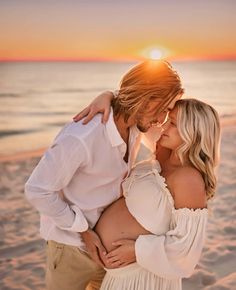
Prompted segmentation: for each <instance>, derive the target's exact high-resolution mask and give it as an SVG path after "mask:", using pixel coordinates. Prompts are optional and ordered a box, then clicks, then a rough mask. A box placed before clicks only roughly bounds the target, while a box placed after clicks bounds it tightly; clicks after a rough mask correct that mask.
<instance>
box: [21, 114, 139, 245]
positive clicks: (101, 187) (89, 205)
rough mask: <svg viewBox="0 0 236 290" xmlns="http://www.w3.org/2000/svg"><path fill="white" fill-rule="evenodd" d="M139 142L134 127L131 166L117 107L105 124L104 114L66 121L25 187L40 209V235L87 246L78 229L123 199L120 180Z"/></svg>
mask: <svg viewBox="0 0 236 290" xmlns="http://www.w3.org/2000/svg"><path fill="white" fill-rule="evenodd" d="M139 143H140V133H139V130H138V129H137V128H136V126H134V127H132V128H131V129H130V135H129V152H130V154H129V161H128V164H127V163H126V162H125V161H124V159H123V157H124V155H125V153H126V144H125V142H124V140H123V139H122V138H121V136H120V134H119V132H118V130H117V127H116V125H115V123H114V119H113V112H112V111H111V114H110V116H109V120H108V122H107V124H105V125H104V124H102V123H101V115H100V114H98V115H97V116H95V118H94V119H93V120H92V121H91V122H89V123H88V124H87V125H82V121H80V122H78V123H74V122H73V123H70V124H68V125H66V126H65V127H64V128H63V129H62V130H61V132H60V133H59V134H58V136H57V137H56V138H55V140H54V142H53V144H52V146H51V147H50V148H49V149H48V150H47V151H46V153H45V154H44V156H43V157H42V159H41V160H40V162H39V164H38V165H37V167H36V168H35V169H34V171H33V173H32V175H31V176H30V178H29V179H28V181H27V183H26V185H25V193H26V197H27V198H28V200H29V201H30V202H31V203H32V204H33V205H34V206H35V207H36V208H37V209H38V211H39V212H40V216H41V225H40V233H41V236H42V237H43V238H44V239H45V240H54V241H57V242H61V243H65V244H69V245H74V246H78V247H80V248H83V246H84V244H83V242H82V240H81V238H80V234H79V232H82V231H85V230H87V228H88V227H90V228H93V227H94V225H95V224H96V222H97V221H98V219H99V217H100V215H101V213H102V211H103V210H104V209H105V207H107V206H108V205H109V204H111V203H112V202H113V201H115V200H116V199H118V198H119V197H120V194H121V192H120V191H121V189H120V188H121V187H120V184H121V182H122V180H123V179H124V178H125V177H126V176H127V174H128V173H129V171H130V169H131V167H132V164H133V162H134V160H135V156H136V153H137V148H138V146H139ZM62 191H63V195H62V194H61V193H62Z"/></svg>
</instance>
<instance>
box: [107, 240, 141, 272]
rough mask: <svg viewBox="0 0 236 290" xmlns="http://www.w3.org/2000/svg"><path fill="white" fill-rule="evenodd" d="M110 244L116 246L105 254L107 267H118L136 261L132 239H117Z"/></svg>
mask: <svg viewBox="0 0 236 290" xmlns="http://www.w3.org/2000/svg"><path fill="white" fill-rule="evenodd" d="M112 245H114V246H117V248H116V249H115V250H113V251H111V252H109V253H108V254H107V255H106V265H107V266H108V268H120V267H124V266H126V265H128V264H130V263H134V262H136V256H135V241H134V240H119V241H117V242H114V243H112Z"/></svg>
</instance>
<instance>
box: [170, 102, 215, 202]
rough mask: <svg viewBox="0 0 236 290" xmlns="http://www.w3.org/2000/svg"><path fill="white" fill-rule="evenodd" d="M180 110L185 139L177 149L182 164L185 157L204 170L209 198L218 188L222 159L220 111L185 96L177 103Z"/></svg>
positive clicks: (181, 127)
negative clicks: (220, 149) (217, 174)
mask: <svg viewBox="0 0 236 290" xmlns="http://www.w3.org/2000/svg"><path fill="white" fill-rule="evenodd" d="M175 108H177V109H178V113H177V128H178V131H179V134H180V136H181V138H182V140H183V141H184V143H183V144H182V145H180V146H179V148H178V149H177V154H178V156H179V158H180V161H181V162H182V164H183V163H184V160H185V159H186V157H187V158H188V160H189V161H190V162H191V164H192V165H193V166H194V167H195V168H196V169H197V170H198V171H199V172H200V173H201V175H202V177H203V180H204V183H205V190H206V193H207V199H210V198H211V197H213V196H214V193H215V189H216V175H215V168H216V166H217V164H218V161H219V147H220V120H219V115H218V113H217V111H216V110H215V109H214V108H212V107H211V106H210V105H208V104H206V103H204V102H201V101H199V100H196V99H183V100H179V101H177V102H176V104H175Z"/></svg>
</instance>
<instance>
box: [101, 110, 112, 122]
mask: <svg viewBox="0 0 236 290" xmlns="http://www.w3.org/2000/svg"><path fill="white" fill-rule="evenodd" d="M110 111H111V108H110V107H109V108H106V109H105V110H104V113H103V116H102V123H103V124H105V123H106V122H107V121H108V119H109V115H110Z"/></svg>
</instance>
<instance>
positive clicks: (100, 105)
mask: <svg viewBox="0 0 236 290" xmlns="http://www.w3.org/2000/svg"><path fill="white" fill-rule="evenodd" d="M113 98H114V94H113V92H110V91H106V92H103V93H101V94H100V95H98V96H97V97H96V98H95V99H94V100H93V101H92V103H91V104H90V105H88V106H87V107H86V108H85V109H83V110H82V111H81V112H79V113H78V114H77V115H76V116H75V117H74V118H73V120H74V122H78V121H80V120H82V119H83V118H85V119H84V120H83V124H87V123H88V122H89V121H91V120H92V119H93V117H94V116H95V115H96V114H97V113H102V114H103V117H102V122H103V123H106V122H107V120H108V118H109V114H110V110H111V101H112V99H113Z"/></svg>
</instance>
